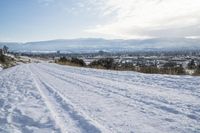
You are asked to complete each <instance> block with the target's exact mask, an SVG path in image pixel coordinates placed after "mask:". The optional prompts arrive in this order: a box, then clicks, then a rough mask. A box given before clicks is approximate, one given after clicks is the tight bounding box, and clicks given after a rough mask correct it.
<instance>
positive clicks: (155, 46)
mask: <svg viewBox="0 0 200 133" xmlns="http://www.w3.org/2000/svg"><path fill="white" fill-rule="evenodd" d="M3 45H7V46H8V47H9V48H10V50H12V51H21V52H55V51H58V50H60V51H63V52H69V53H70V52H77V53H82V52H83V53H85V52H96V51H100V50H103V51H109V52H118V51H135V50H160V49H162V50H163V49H173V50H176V49H200V39H186V38H176V39H146V40H120V39H118V40H117V39H116V40H105V39H95V38H94V39H91V38H88V39H68V40H50V41H38V42H27V43H6V42H4V43H3V42H2V43H0V47H2V46H3Z"/></svg>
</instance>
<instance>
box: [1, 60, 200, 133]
mask: <svg viewBox="0 0 200 133" xmlns="http://www.w3.org/2000/svg"><path fill="white" fill-rule="evenodd" d="M199 125H200V77H192V76H169V75H150V74H141V73H136V72H119V71H107V70H96V69H89V68H76V67H70V66H61V65H57V64H49V63H38V64H34V63H32V64H22V65H18V66H15V67H13V68H10V69H6V70H3V71H1V72H0V132H2V133H4V132H5V133H7V132H9V133H18V132H24V133H29V132H35V133H45V132H46V133H49V132H53V133H60V132H61V133H65V132H69V133H100V132H104V133H131V132H134V133H169V132H170V133H197V132H200V126H199Z"/></svg>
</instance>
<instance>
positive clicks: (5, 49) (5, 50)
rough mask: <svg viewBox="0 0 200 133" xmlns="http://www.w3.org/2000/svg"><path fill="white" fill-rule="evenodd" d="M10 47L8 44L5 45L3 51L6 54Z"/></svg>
mask: <svg viewBox="0 0 200 133" xmlns="http://www.w3.org/2000/svg"><path fill="white" fill-rule="evenodd" d="M8 49H9V48H8V47H7V46H6V45H4V46H3V53H4V54H6V53H8Z"/></svg>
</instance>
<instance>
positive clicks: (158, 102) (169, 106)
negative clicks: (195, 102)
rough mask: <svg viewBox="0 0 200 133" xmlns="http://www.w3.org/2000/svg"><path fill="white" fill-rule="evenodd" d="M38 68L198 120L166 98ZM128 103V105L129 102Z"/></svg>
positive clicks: (55, 75) (59, 76)
mask: <svg viewBox="0 0 200 133" xmlns="http://www.w3.org/2000/svg"><path fill="white" fill-rule="evenodd" d="M39 69H41V70H43V71H45V72H46V73H48V74H50V75H52V76H54V77H57V78H58V79H61V80H63V81H66V82H69V83H71V84H74V85H77V86H83V84H84V85H86V86H90V87H94V88H98V89H100V90H101V91H103V92H106V93H108V94H109V93H112V94H114V95H118V96H122V97H123V98H125V99H130V100H134V101H136V102H138V103H143V104H145V105H146V106H150V107H154V108H157V109H160V110H163V111H165V112H167V113H173V114H179V115H183V116H186V117H188V118H190V119H194V120H198V121H199V120H200V117H198V114H193V115H192V114H191V112H182V111H179V110H176V109H175V108H177V106H178V105H177V104H175V103H169V102H168V101H167V100H166V99H160V98H156V97H152V96H151V97H150V96H148V95H144V94H143V95H141V94H140V93H137V94H134V96H133V94H132V93H131V92H129V91H127V90H125V89H122V88H120V87H116V86H112V85H109V84H105V83H106V82H105V83H103V82H100V81H98V80H97V79H92V78H91V77H88V76H87V75H86V76H85V77H87V79H89V80H82V79H84V78H83V75H79V74H76V73H72V74H74V75H76V77H79V78H75V77H74V76H71V74H70V72H69V73H68V74H64V72H65V71H63V73H62V75H61V74H59V73H54V72H51V71H47V70H45V69H43V68H39ZM59 71H62V70H59ZM65 73H67V72H65ZM80 77H82V78H80ZM77 81H78V82H77ZM91 81H93V82H91ZM92 83H93V84H92ZM127 87H128V86H127ZM85 88H87V87H85ZM105 88H106V89H105ZM128 88H129V87H128ZM129 89H132V88H129ZM90 91H93V92H95V93H98V94H100V93H99V92H97V91H95V90H90ZM136 95H137V96H136ZM138 96H139V97H140V98H139V99H138ZM147 99H148V100H147ZM128 105H129V106H130V103H129V104H128ZM174 105H176V106H174ZM181 106H182V105H180V107H179V108H183V107H181ZM185 107H187V105H184V108H185ZM190 108H191V106H190Z"/></svg>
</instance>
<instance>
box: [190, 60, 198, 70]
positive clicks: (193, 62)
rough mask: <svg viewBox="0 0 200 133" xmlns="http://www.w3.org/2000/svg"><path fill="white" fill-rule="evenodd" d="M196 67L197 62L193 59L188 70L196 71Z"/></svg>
mask: <svg viewBox="0 0 200 133" xmlns="http://www.w3.org/2000/svg"><path fill="white" fill-rule="evenodd" d="M195 67H196V65H195V61H194V60H193V59H192V60H191V61H190V62H189V63H188V69H195Z"/></svg>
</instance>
